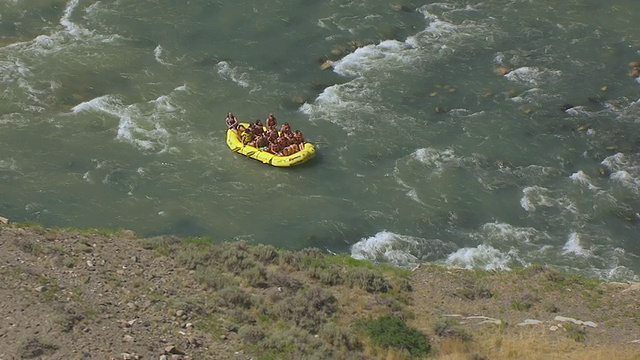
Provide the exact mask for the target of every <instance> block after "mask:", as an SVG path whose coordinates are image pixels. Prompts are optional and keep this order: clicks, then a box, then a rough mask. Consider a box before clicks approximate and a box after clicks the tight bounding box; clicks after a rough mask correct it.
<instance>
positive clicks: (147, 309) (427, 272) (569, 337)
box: [0, 223, 640, 360]
mask: <svg viewBox="0 0 640 360" xmlns="http://www.w3.org/2000/svg"><path fill="white" fill-rule="evenodd" d="M0 254H1V255H0V256H2V257H3V258H2V260H1V264H0V274H1V276H2V284H3V287H2V288H1V289H0V306H1V309H0V310H1V312H2V314H3V316H2V318H1V320H0V329H1V330H0V331H1V332H0V345H2V346H0V359H3V360H4V359H156V360H158V359H160V360H168V359H171V360H178V359H299V358H327V359H332V358H341V359H375V358H381V359H382V358H384V359H409V358H442V359H470V358H473V359H508V358H527V359H537V358H541V359H542V358H544V359H549V358H562V359H582V358H590V359H598V358H601V359H605V358H606V359H612V358H615V359H637V358H638V357H639V356H640V316H639V315H640V297H639V296H638V295H640V286H639V284H637V283H601V282H599V281H597V280H593V279H586V278H582V277H578V276H573V275H569V274H562V273H559V272H556V271H554V270H552V269H549V268H545V267H541V266H533V267H531V268H527V269H521V270H515V271H511V272H485V271H469V270H461V269H449V268H444V267H440V266H432V265H423V266H420V267H419V268H417V269H414V271H408V270H402V269H393V268H388V267H379V266H373V265H372V264H369V263H366V262H362V261H357V260H354V259H351V258H349V257H348V256H333V255H325V254H323V253H322V252H320V251H319V250H313V249H307V250H302V251H297V252H293V251H287V250H283V249H277V248H274V247H271V246H266V245H249V244H246V243H216V244H214V243H213V242H212V241H211V240H209V239H179V238H176V237H171V236H165V237H157V238H152V239H139V238H137V237H136V236H135V234H134V233H133V232H131V231H119V232H113V233H109V232H100V231H96V230H93V231H83V230H65V229H46V228H42V227H37V226H36V227H25V226H18V225H12V224H6V223H5V224H3V225H0ZM379 332H382V333H383V334H385V336H383V337H382V338H380V337H378V336H377V335H376V334H378V333H379ZM409 340H410V341H409Z"/></svg>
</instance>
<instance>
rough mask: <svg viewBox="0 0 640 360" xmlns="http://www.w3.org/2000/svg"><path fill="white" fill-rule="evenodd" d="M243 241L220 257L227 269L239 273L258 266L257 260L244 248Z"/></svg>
mask: <svg viewBox="0 0 640 360" xmlns="http://www.w3.org/2000/svg"><path fill="white" fill-rule="evenodd" d="M241 244H242V243H238V245H237V246H234V247H232V248H229V249H227V250H226V251H224V252H223V253H222V254H221V255H220V257H221V262H222V263H223V264H224V267H225V269H227V271H230V272H233V273H234V274H239V273H240V272H242V270H245V269H248V268H250V267H254V266H256V264H257V263H256V262H255V261H254V260H253V259H252V258H251V257H250V256H249V253H248V252H247V251H246V250H245V249H243V248H242V245H241Z"/></svg>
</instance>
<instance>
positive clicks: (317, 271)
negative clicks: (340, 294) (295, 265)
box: [307, 265, 344, 286]
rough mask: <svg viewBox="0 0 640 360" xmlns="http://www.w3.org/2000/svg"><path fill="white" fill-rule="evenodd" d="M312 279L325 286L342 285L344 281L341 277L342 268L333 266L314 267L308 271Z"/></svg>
mask: <svg viewBox="0 0 640 360" xmlns="http://www.w3.org/2000/svg"><path fill="white" fill-rule="evenodd" d="M307 274H308V275H309V277H310V278H312V279H316V280H318V281H320V282H321V283H322V284H324V285H329V286H334V285H340V284H342V283H343V282H344V281H343V279H342V276H341V275H340V267H338V266H336V265H331V266H329V267H326V268H323V267H312V268H310V269H309V270H308V271H307Z"/></svg>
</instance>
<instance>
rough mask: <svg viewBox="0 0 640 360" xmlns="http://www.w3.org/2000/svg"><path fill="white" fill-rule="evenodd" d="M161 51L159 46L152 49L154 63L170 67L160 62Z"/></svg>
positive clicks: (162, 61)
mask: <svg viewBox="0 0 640 360" xmlns="http://www.w3.org/2000/svg"><path fill="white" fill-rule="evenodd" d="M162 50H163V49H162V46H160V45H158V46H156V48H155V49H153V55H154V57H155V59H156V61H157V62H159V63H160V64H162V65H167V66H169V65H172V64H170V63H168V62H166V61H164V60H162V58H161V56H162Z"/></svg>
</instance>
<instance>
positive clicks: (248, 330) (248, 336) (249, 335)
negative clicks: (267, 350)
mask: <svg viewBox="0 0 640 360" xmlns="http://www.w3.org/2000/svg"><path fill="white" fill-rule="evenodd" d="M238 335H240V338H242V340H244V341H246V342H248V343H251V344H256V343H258V342H260V341H261V340H262V339H264V337H265V335H264V331H262V329H261V328H260V327H258V326H254V325H245V326H242V327H240V329H239V330H238Z"/></svg>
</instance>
